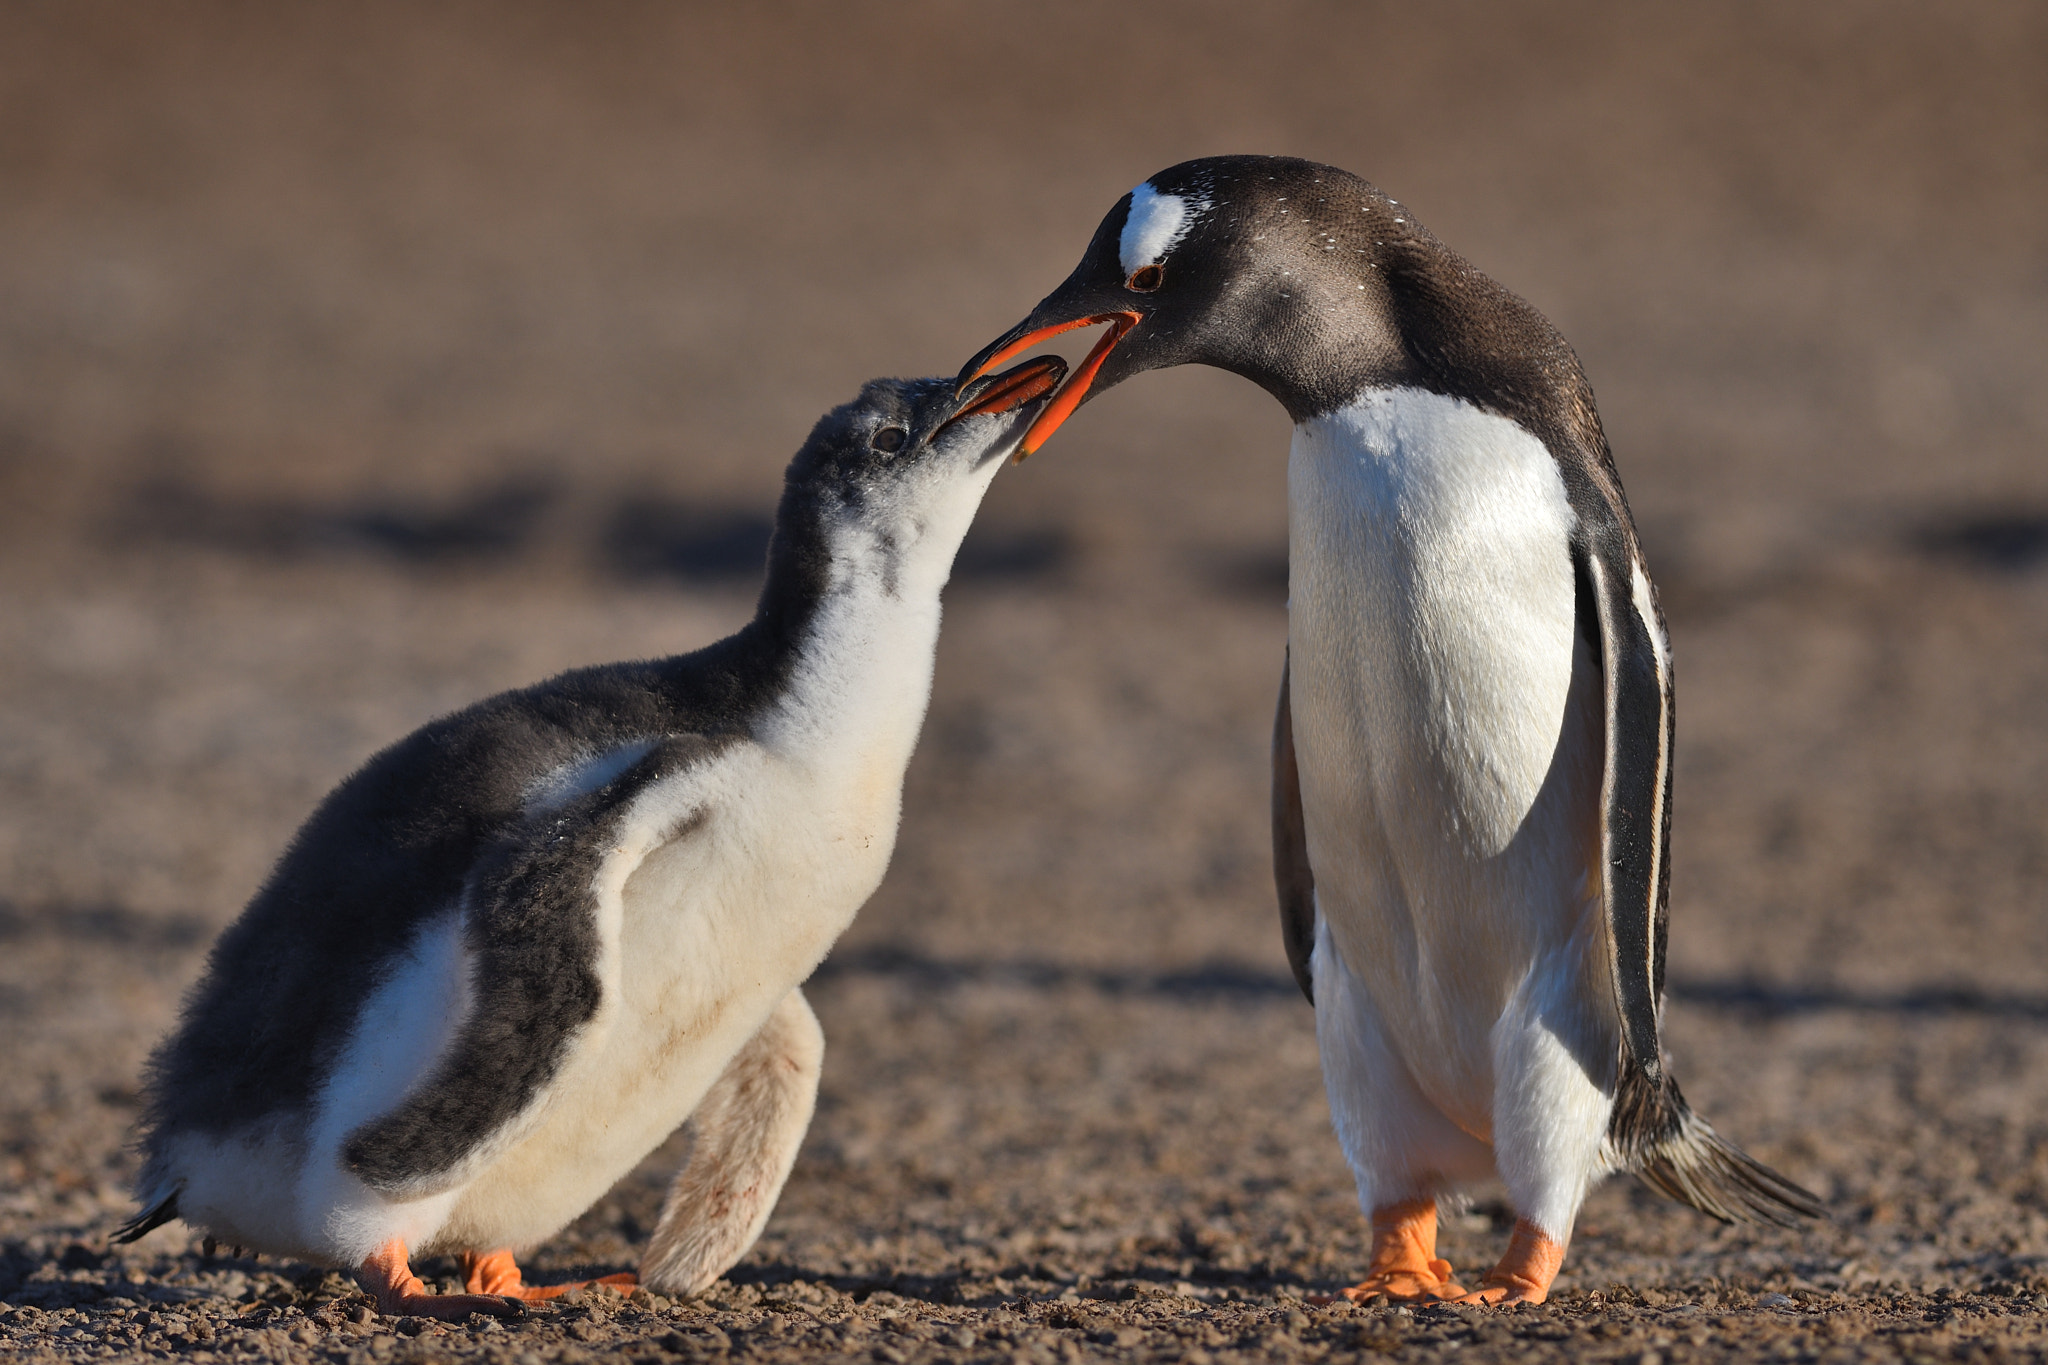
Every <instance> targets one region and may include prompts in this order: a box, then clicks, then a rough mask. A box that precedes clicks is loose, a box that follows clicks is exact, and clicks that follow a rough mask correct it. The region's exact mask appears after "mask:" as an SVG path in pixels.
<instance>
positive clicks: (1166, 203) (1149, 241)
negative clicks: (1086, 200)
mask: <svg viewBox="0 0 2048 1365" xmlns="http://www.w3.org/2000/svg"><path fill="white" fill-rule="evenodd" d="M1207 207H1209V206H1208V204H1206V203H1203V202H1199V201H1198V202H1195V203H1192V204H1191V203H1189V202H1188V201H1187V199H1186V198H1185V197H1184V196H1182V195H1178V194H1161V193H1160V192H1159V191H1158V190H1155V189H1153V188H1152V182H1151V181H1149V180H1148V181H1146V182H1145V183H1144V184H1142V185H1140V186H1138V188H1136V189H1134V190H1132V191H1131V213H1130V216H1129V217H1128V218H1126V219H1124V235H1123V236H1122V237H1121V238H1120V239H1118V242H1117V254H1118V255H1119V256H1120V257H1121V258H1122V260H1123V267H1124V275H1125V276H1126V278H1128V277H1129V276H1131V275H1133V274H1135V273H1137V272H1138V271H1140V270H1142V269H1144V268H1145V267H1146V266H1148V265H1157V264H1159V262H1160V261H1161V260H1162V259H1163V258H1164V257H1165V256H1166V253H1167V252H1169V251H1171V250H1173V249H1174V247H1176V246H1178V245H1179V244H1180V239H1181V238H1183V237H1185V236H1187V235H1188V229H1189V228H1191V227H1193V226H1194V220H1195V215H1196V214H1198V213H1200V212H1201V211H1202V210H1203V209H1205V208H1207Z"/></svg>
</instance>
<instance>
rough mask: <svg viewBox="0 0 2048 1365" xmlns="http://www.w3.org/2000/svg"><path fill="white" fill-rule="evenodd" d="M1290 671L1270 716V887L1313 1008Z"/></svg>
mask: <svg viewBox="0 0 2048 1365" xmlns="http://www.w3.org/2000/svg"><path fill="white" fill-rule="evenodd" d="M1288 673H1289V665H1288V664H1286V663H1282V664H1281V665H1280V705H1279V708H1278V710H1277V711H1276V712H1275V714H1274V716H1273V886H1274V889H1275V890H1276V891H1278V892H1279V893H1280V941H1281V943H1283V944H1284V945H1286V948H1287V965H1288V966H1289V967H1291V968H1293V969H1294V980H1295V983H1296V984H1297V985H1299V986H1300V987H1301V993H1302V994H1303V995H1305V996H1307V997H1308V1002H1309V1003H1310V1004H1311V1005H1313V1004H1314V1003H1315V1002H1316V991H1315V984H1314V975H1313V972H1312V970H1311V968H1310V966H1309V954H1310V953H1311V952H1313V951H1314V950H1315V946H1316V874H1315V869H1314V868H1312V867H1310V866H1309V863H1308V832H1307V830H1306V829H1305V828H1304V826H1303V824H1302V814H1301V771H1300V769H1299V768H1298V767H1297V766H1296V764H1295V761H1294V712H1293V709H1292V708H1291V707H1290V706H1289V704H1288Z"/></svg>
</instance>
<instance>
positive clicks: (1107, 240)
mask: <svg viewBox="0 0 2048 1365" xmlns="http://www.w3.org/2000/svg"><path fill="white" fill-rule="evenodd" d="M1462 265H1463V262H1461V261H1458V260H1457V258H1456V257H1454V256H1452V255H1450V253H1449V252H1447V251H1445V250H1444V248H1443V247H1442V246H1441V244H1439V243H1438V242H1437V241H1436V240H1435V239H1434V238H1433V237H1431V236H1430V235H1429V234H1428V233H1427V232H1425V231H1424V230H1423V229H1422V228H1421V227H1420V226H1419V225H1417V224H1415V223H1414V222H1413V220H1412V219H1411V218H1410V217H1409V215H1408V214H1407V212H1406V211H1405V210H1404V209H1402V207H1401V206H1400V205H1399V204H1398V203H1396V202H1394V201H1393V200H1391V199H1388V198H1387V197H1386V196H1385V195H1384V194H1382V193H1380V191H1378V190H1377V189H1375V188H1373V186H1372V185H1370V184H1368V183H1367V182H1365V181H1364V180H1361V179H1359V178H1358V177H1357V176H1355V175H1352V174H1350V173H1349V172H1347V171H1340V170H1338V169H1336V168H1335V167H1333V166H1322V165H1318V164H1316V163H1315V162H1312V161H1298V160H1295V159H1293V158H1291V157H1273V156H1218V157H1205V158H1202V159H1201V160H1198V161H1184V162H1182V163H1181V164H1180V165H1178V166H1173V167H1169V168H1168V169H1166V170H1163V171H1161V172H1160V173H1159V174H1157V175H1155V176H1153V177H1152V178H1151V179H1149V180H1147V181H1146V182H1145V183H1144V184H1142V185H1139V186H1138V187H1137V188H1136V189H1134V190H1132V191H1131V192H1130V193H1129V194H1127V195H1125V196H1124V197H1123V198H1122V199H1120V200H1119V201H1117V204H1116V207H1114V208H1112V209H1111V210H1110V211H1109V216H1108V217H1106V218H1104V219H1103V220H1102V225H1101V226H1100V227H1098V228H1097V229H1096V230H1095V237H1094V240H1093V241H1091V242H1089V244H1088V250H1087V252H1086V253H1085V254H1084V255H1083V256H1082V257H1081V263H1080V265H1078V266H1076V267H1075V268H1074V273H1073V274H1071V275H1069V276H1068V277H1067V280H1066V283H1064V284H1062V285H1061V286H1060V287H1059V288H1057V289H1055V290H1054V291H1053V292H1052V293H1051V294H1049V295H1048V296H1047V297H1046V298H1045V300H1044V301H1043V302H1041V303H1040V304H1039V305H1038V307H1037V308H1035V309H1034V310H1032V313H1031V316H1029V317H1027V318H1025V319H1024V320H1023V321H1022V322H1020V323H1018V324H1017V325H1016V326H1015V327H1013V328H1011V329H1010V330H1009V331H1007V332H1005V333H1004V334H1003V335H1002V336H1000V337H997V338H996V339H995V340H994V341H993V342H990V343H989V345H988V346H987V347H986V348H985V349H983V350H982V352H981V353H980V354H979V355H977V356H975V357H974V359H972V360H970V361H968V362H967V365H966V368H964V369H963V370H962V371H961V372H960V379H961V381H962V382H963V383H964V382H966V381H968V380H971V379H973V378H974V377H975V376H977V375H979V374H981V373H982V372H983V371H984V370H986V369H987V368H989V367H990V366H992V365H998V364H1001V363H1002V362H1003V361H1005V360H1007V359H1009V358H1010V357H1011V356H1013V355H1016V354H1018V353H1019V352H1021V351H1024V350H1026V349H1028V348H1030V347H1031V346H1034V345H1036V344H1038V343H1039V342H1041V341H1043V340H1045V339H1046V338H1048V337H1051V336H1055V335H1057V334H1059V333H1061V332H1066V331H1069V330H1072V329H1073V328H1076V327H1086V326H1089V325H1091V324H1099V323H1107V324H1108V325H1109V330H1108V331H1107V332H1106V333H1105V334H1104V335H1103V336H1102V338H1101V340H1100V341H1098V342H1097V343H1096V346H1095V349H1094V350H1093V351H1091V352H1090V353H1089V355H1088V358H1087V359H1086V360H1085V361H1083V362H1082V363H1081V364H1080V365H1078V366H1077V367H1075V370H1074V377H1073V379H1072V380H1071V381H1070V382H1069V383H1068V384H1067V386H1066V388H1065V389H1064V390H1062V391H1061V392H1060V394H1059V395H1058V396H1057V397H1056V398H1055V399H1054V400H1053V402H1052V404H1051V406H1050V407H1049V408H1048V409H1047V410H1046V412H1045V414H1044V416H1042V417H1041V418H1039V420H1038V421H1037V423H1036V424H1034V426H1033V427H1032V429H1031V431H1030V432H1029V433H1028V434H1027V435H1026V436H1025V438H1024V442H1023V445H1022V446H1021V448H1020V450H1019V456H1020V458H1021V457H1022V456H1023V455H1028V454H1030V453H1031V452H1033V451H1035V450H1036V449H1038V447H1039V446H1040V445H1042V444H1043V443H1044V442H1045V440H1046V438H1047V437H1049V436H1051V435H1052V433H1053V430H1054V429H1055V428H1057V427H1058V426H1059V424H1060V423H1061V422H1063V421H1065V420H1066V418H1067V417H1068V416H1069V415H1070V414H1071V413H1072V412H1073V411H1074V409H1075V408H1077V407H1079V406H1080V404H1081V402H1082V401H1083V400H1084V399H1085V398H1087V397H1088V396H1090V395H1091V394H1092V393H1099V392H1101V391H1102V390H1104V389H1107V388H1108V387H1109V386H1110V385H1112V384H1116V383H1118V382H1120V381H1122V380H1124V379H1127V378H1129V377H1130V376H1132V375H1134V374H1140V373H1142V372H1144V371H1146V370H1156V369H1161V368H1164V367H1165V366H1168V365H1184V364H1190V363H1193V364H1201V365H1214V366H1217V367H1218V368H1221V369H1225V370H1230V371H1232V372H1234V373H1236V374H1241V375H1243V376H1244V377H1246V378H1247V379H1250V380H1252V381H1253V382H1254V383H1257V384H1259V385H1260V386H1261V387H1263V388H1265V389H1266V390H1267V391H1268V392H1269V393H1271V394H1272V395H1273V396H1274V397H1275V398H1278V399H1279V400H1280V401H1281V403H1282V404H1284V405H1285V406H1286V407H1287V409H1288V411H1289V413H1290V414H1292V415H1293V416H1294V418H1295V420H1297V421H1300V420H1302V419H1303V418H1305V417H1309V416H1312V415H1314V414H1316V413H1319V412H1328V411H1331V410H1333V409H1335V408H1338V407H1341V406H1342V405H1343V404H1344V403H1346V402H1349V401H1350V400H1351V399H1352V398H1354V397H1355V396H1356V395H1357V393H1358V391H1359V389H1360V388H1361V387H1363V385H1364V383H1366V382H1368V381H1369V380H1370V379H1372V378H1373V377H1375V376H1379V375H1383V374H1384V375H1394V374H1396V373H1397V372H1399V371H1401V370H1402V369H1403V368H1404V367H1406V366H1407V364H1408V360H1407V358H1406V357H1405V356H1404V342H1405V340H1406V336H1405V332H1406V325H1407V322H1408V319H1407V318H1406V317H1404V316H1403V313H1404V309H1403V308H1402V306H1401V300H1400V298H1399V297H1398V296H1399V295H1400V293H1401V292H1402V281H1403V279H1404V278H1405V277H1406V276H1408V275H1409V274H1411V273H1412V272H1413V271H1414V270H1415V269H1417V268H1422V269H1426V270H1429V271H1433V272H1437V273H1442V272H1445V271H1451V272H1455V270H1456V268H1457V267H1460V266H1462Z"/></svg>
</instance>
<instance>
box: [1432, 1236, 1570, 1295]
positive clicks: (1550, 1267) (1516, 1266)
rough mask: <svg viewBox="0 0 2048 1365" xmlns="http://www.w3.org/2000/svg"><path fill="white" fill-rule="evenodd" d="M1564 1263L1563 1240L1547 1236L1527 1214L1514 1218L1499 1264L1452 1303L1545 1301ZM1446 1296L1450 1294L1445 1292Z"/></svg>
mask: <svg viewBox="0 0 2048 1365" xmlns="http://www.w3.org/2000/svg"><path fill="white" fill-rule="evenodd" d="M1563 1264H1564V1244H1563V1243H1562V1242H1554V1241H1552V1240H1551V1239H1550V1238H1549V1237H1547V1236H1545V1235H1544V1233H1543V1230H1542V1229H1540V1228H1538V1227H1537V1226H1536V1225H1535V1224H1534V1223H1532V1222H1530V1221H1529V1220H1528V1219H1526V1218H1518V1219H1516V1220H1515V1235H1514V1236H1513V1237H1510V1238H1509V1239H1508V1250H1507V1254H1506V1255H1505V1256H1503V1257H1501V1258H1500V1264H1499V1265H1497V1266H1495V1267H1494V1268H1493V1269H1491V1270H1489V1271H1487V1272H1486V1278H1485V1279H1483V1280H1481V1281H1480V1282H1479V1288H1477V1289H1475V1290H1474V1291H1472V1292H1471V1293H1470V1294H1466V1295H1463V1296H1462V1297H1458V1298H1453V1299H1452V1300H1451V1301H1452V1302H1453V1303H1542V1302H1543V1301H1544V1300H1545V1299H1547V1298H1549V1297H1550V1282H1551V1281H1552V1280H1555V1279H1556V1278H1557V1271H1558V1267H1560V1266H1562V1265H1563ZM1446 1297H1449V1296H1448V1295H1446Z"/></svg>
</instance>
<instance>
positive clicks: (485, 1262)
mask: <svg viewBox="0 0 2048 1365" xmlns="http://www.w3.org/2000/svg"><path fill="white" fill-rule="evenodd" d="M462 1278H463V1282H464V1284H465V1286H466V1287H467V1288H468V1290H469V1292H470V1293H472V1294H504V1295H506V1296H507V1297H509V1298H514V1299H523V1300H525V1301H526V1302H528V1303H533V1302H536V1301H538V1300H541V1299H553V1298H559V1297H561V1296H562V1295H564V1294H566V1293H568V1292H569V1291H570V1290H572V1289H581V1288H583V1287H584V1286H585V1285H593V1284H608V1285H611V1286H612V1287H613V1288H615V1289H617V1290H619V1291H621V1292H622V1293H623V1292H625V1291H627V1290H630V1289H632V1288H633V1286H634V1285H637V1284H639V1283H640V1280H639V1277H638V1276H635V1275H632V1274H630V1273H628V1274H624V1275H603V1276H600V1277H598V1278H597V1279H594V1280H577V1281H576V1282H575V1283H573V1284H528V1283H527V1282H526V1280H525V1278H524V1277H523V1276H521V1275H520V1273H519V1266H518V1265H517V1263H515V1262H514V1261H513V1259H512V1250H511V1248H510V1247H505V1248H502V1249H500V1250H498V1251H488V1252H484V1253H482V1254H478V1253H477V1252H474V1251H465V1252H463V1253H462Z"/></svg>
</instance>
